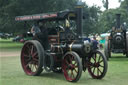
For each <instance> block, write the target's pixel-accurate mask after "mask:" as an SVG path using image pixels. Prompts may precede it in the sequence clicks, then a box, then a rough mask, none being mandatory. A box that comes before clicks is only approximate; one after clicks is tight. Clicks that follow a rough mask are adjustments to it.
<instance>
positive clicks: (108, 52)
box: [104, 40, 111, 60]
mask: <svg viewBox="0 0 128 85" xmlns="http://www.w3.org/2000/svg"><path fill="white" fill-rule="evenodd" d="M104 48H105V49H104V53H105V56H106V58H107V60H109V58H111V51H110V40H106V42H105V47H104Z"/></svg>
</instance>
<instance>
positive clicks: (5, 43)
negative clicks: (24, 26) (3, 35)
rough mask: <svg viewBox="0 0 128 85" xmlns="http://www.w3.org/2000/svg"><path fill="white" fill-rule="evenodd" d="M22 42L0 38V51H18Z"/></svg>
mask: <svg viewBox="0 0 128 85" xmlns="http://www.w3.org/2000/svg"><path fill="white" fill-rule="evenodd" d="M22 46H23V44H22V43H20V42H19V43H17V42H12V40H11V39H8V40H6V39H0V51H20V50H21V49H20V48H21V47H22Z"/></svg>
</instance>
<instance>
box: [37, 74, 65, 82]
mask: <svg viewBox="0 0 128 85" xmlns="http://www.w3.org/2000/svg"><path fill="white" fill-rule="evenodd" d="M38 77H45V78H49V79H57V80H63V81H65V78H64V75H63V73H54V72H50V73H45V72H44V73H43V72H42V73H41V74H40V76H38Z"/></svg>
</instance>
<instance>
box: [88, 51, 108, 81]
mask: <svg viewBox="0 0 128 85" xmlns="http://www.w3.org/2000/svg"><path fill="white" fill-rule="evenodd" d="M107 67H108V64H107V59H106V57H105V56H104V55H103V53H102V52H101V51H96V52H95V53H94V54H93V55H92V57H90V58H89V63H88V72H89V74H90V75H91V76H92V78H95V79H102V78H103V77H104V76H105V74H106V72H107Z"/></svg>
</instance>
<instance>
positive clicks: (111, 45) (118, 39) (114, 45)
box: [105, 14, 128, 59]
mask: <svg viewBox="0 0 128 85" xmlns="http://www.w3.org/2000/svg"><path fill="white" fill-rule="evenodd" d="M116 18H117V19H116V27H113V28H112V31H111V34H110V36H109V37H108V38H107V40H106V42H105V55H106V57H107V59H108V58H110V57H111V52H113V53H123V54H125V55H126V56H127V57H128V34H127V33H126V28H125V27H124V26H123V25H122V26H121V25H120V14H116Z"/></svg>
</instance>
